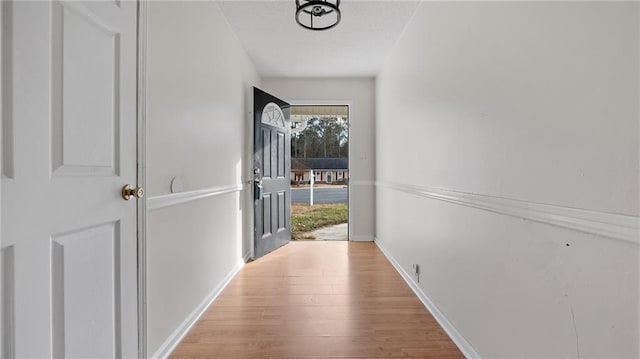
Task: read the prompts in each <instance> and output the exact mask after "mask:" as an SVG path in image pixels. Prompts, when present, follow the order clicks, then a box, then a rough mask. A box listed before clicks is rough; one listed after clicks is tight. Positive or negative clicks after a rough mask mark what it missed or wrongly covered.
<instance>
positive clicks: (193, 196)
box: [147, 184, 244, 211]
mask: <svg viewBox="0 0 640 359" xmlns="http://www.w3.org/2000/svg"><path fill="white" fill-rule="evenodd" d="M243 189H244V186H243V185H241V184H237V185H232V186H220V187H209V188H202V189H197V190H194V191H185V192H178V193H171V194H165V195H160V196H155V197H150V198H148V199H147V210H149V211H153V210H156V209H160V208H165V207H170V206H175V205H177V204H182V203H187V202H192V201H197V200H199V199H203V198H207V197H212V196H219V195H221V194H227V193H234V192H240V191H242V190H243Z"/></svg>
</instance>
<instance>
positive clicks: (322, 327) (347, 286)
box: [172, 241, 463, 359]
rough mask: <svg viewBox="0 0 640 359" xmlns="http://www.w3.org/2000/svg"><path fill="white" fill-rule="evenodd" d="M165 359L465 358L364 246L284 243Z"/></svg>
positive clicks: (239, 279) (236, 282) (251, 267)
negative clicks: (168, 358) (284, 244)
mask: <svg viewBox="0 0 640 359" xmlns="http://www.w3.org/2000/svg"><path fill="white" fill-rule="evenodd" d="M172 358H364V359H370V358H371V359H372V358H463V355H462V354H461V353H460V351H459V350H458V349H457V348H456V346H455V345H454V344H453V342H452V341H451V340H450V339H449V337H448V336H447V335H446V334H445V332H444V331H443V330H442V328H440V326H439V325H438V323H437V322H436V321H435V319H433V317H432V316H431V315H430V314H429V312H428V311H427V310H426V309H425V307H424V306H423V305H422V303H421V302H420V300H419V299H418V298H417V297H416V296H415V294H414V293H413V292H412V291H411V289H409V287H408V286H407V284H406V283H405V282H404V281H403V279H402V277H400V275H399V274H398V273H397V272H396V271H395V269H394V268H393V267H392V266H391V264H390V263H389V262H388V261H387V259H386V258H385V257H384V255H383V254H382V253H381V252H380V251H379V250H378V248H377V247H376V245H375V244H374V243H371V242H360V243H358V242H312V241H310V242H292V243H289V244H287V245H286V246H284V247H282V248H280V249H278V250H276V251H274V252H273V253H270V254H268V255H266V256H264V257H263V258H260V259H258V260H257V261H255V262H252V263H248V264H247V265H246V266H245V267H244V268H243V269H242V270H241V271H240V273H238V275H237V276H236V277H235V278H234V279H233V281H232V282H231V283H230V284H229V286H228V287H227V288H226V289H225V290H224V291H223V293H222V294H221V295H220V297H219V298H218V299H216V301H215V302H214V303H213V304H212V305H211V307H209V309H208V310H207V312H206V313H205V314H204V315H203V316H202V318H201V319H200V321H199V322H198V323H197V324H196V325H195V326H194V327H193V328H192V330H191V331H190V332H189V334H188V335H187V336H186V337H185V338H184V340H183V341H182V342H181V343H180V345H179V346H178V347H177V348H176V350H175V351H174V352H173V354H172Z"/></svg>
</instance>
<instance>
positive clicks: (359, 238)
mask: <svg viewBox="0 0 640 359" xmlns="http://www.w3.org/2000/svg"><path fill="white" fill-rule="evenodd" d="M374 239H375V238H374V237H373V235H371V234H358V235H353V236H349V240H350V241H353V242H373V240H374Z"/></svg>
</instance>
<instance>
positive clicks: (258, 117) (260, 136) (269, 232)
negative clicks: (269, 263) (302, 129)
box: [254, 88, 291, 258]
mask: <svg viewBox="0 0 640 359" xmlns="http://www.w3.org/2000/svg"><path fill="white" fill-rule="evenodd" d="M254 168H256V169H259V171H258V172H259V173H256V174H255V176H256V178H255V180H256V185H255V193H256V196H254V199H255V205H254V209H255V215H254V219H255V235H254V258H258V257H261V256H263V255H264V254H266V253H269V252H271V251H272V250H274V249H276V248H278V247H280V246H282V245H284V244H286V243H288V242H289V241H290V240H291V224H290V221H289V217H290V213H291V199H290V193H291V188H290V182H291V146H290V123H289V104H288V103H286V102H284V101H282V100H280V99H278V98H276V97H274V96H272V95H269V94H268V93H266V92H263V91H261V90H259V89H257V88H254Z"/></svg>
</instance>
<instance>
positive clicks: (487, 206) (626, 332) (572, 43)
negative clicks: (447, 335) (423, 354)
mask: <svg viewBox="0 0 640 359" xmlns="http://www.w3.org/2000/svg"><path fill="white" fill-rule="evenodd" d="M638 7H639V4H638V3H631V2H628V3H591V2H566V3H552V2H542V3H535V2H514V3H507V2H451V3H440V2H424V3H422V4H421V5H420V6H419V8H418V9H417V12H416V14H415V17H414V18H413V19H412V21H411V22H410V24H409V25H408V27H407V29H406V30H405V33H404V34H403V36H402V37H401V39H400V40H399V43H398V44H397V45H396V47H395V49H394V51H393V52H392V54H391V56H390V58H389V59H388V61H387V63H386V64H385V66H384V68H383V70H382V72H381V73H380V75H379V77H378V78H377V82H376V89H377V121H376V159H377V162H376V167H377V172H376V176H377V180H378V184H379V185H378V187H377V190H376V191H377V197H376V201H377V215H376V218H377V228H376V234H377V240H378V241H379V243H380V244H381V245H382V246H383V247H384V248H386V250H387V251H388V252H389V253H390V255H391V257H393V258H394V259H395V260H396V261H397V262H398V263H399V264H400V266H401V267H402V268H403V269H404V270H405V271H407V272H410V270H411V264H412V263H418V264H420V265H421V267H422V269H421V275H420V282H419V283H418V286H419V288H420V290H421V291H422V292H423V293H424V294H425V295H426V296H427V297H428V298H430V299H431V301H433V303H434V304H435V305H436V306H437V308H438V309H439V310H440V311H441V312H442V313H443V314H444V315H445V317H446V319H447V320H448V321H449V322H450V324H451V325H452V326H453V327H455V329H456V330H457V332H458V333H459V334H460V335H462V336H463V337H464V338H465V339H466V340H467V341H468V342H469V343H470V344H471V346H472V347H473V349H475V351H476V352H477V353H478V354H479V355H481V356H483V357H487V358H497V357H529V358H533V357H538V358H542V357H546V358H550V357H555V358H558V357H578V356H582V357H638V356H639V355H640V353H639V352H638V337H639V334H638V318H639V317H638V238H637V227H635V228H636V229H635V230H634V226H637V221H638V217H637V216H638V213H639V210H638V198H639V191H638V183H639V182H638V173H639V167H638V166H639V156H638V145H639V141H638V134H639V128H638V127H639V126H638V122H639V120H638V115H639V108H638V99H639V90H638V83H639V78H640V74H639V70H638V67H639V60H640V58H639V56H638V51H639V35H638V34H639V30H640V28H639V13H640V11H639V9H638ZM412 186H413V187H412ZM440 189H444V190H449V191H440ZM484 195H486V196H490V197H486V196H484ZM496 203H497V205H496V206H497V207H496V206H494V207H491V206H493V205H494V204H496ZM541 203H542V204H550V205H554V206H552V207H549V206H540V205H539V204H541ZM578 209H584V210H587V211H580V210H578ZM612 214H613V215H612ZM567 218H568V220H567V221H568V222H567V223H562V221H564V220H565V219H567ZM540 222H542V223H540ZM603 222H604V223H603ZM560 226H574V227H575V228H579V229H580V231H576V230H572V229H566V228H561V227H560ZM607 231H610V232H611V231H613V232H611V235H604V236H603V235H602V234H603V232H607ZM615 231H618V232H615ZM623 232H624V233H626V235H621V234H620V233H623Z"/></svg>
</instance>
